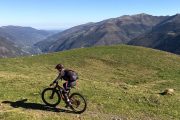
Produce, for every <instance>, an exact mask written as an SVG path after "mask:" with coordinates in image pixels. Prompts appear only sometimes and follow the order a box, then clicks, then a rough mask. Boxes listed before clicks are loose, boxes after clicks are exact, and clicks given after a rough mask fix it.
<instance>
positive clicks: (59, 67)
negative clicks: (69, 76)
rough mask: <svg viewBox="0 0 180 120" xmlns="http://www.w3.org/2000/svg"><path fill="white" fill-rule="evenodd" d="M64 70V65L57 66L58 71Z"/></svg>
mask: <svg viewBox="0 0 180 120" xmlns="http://www.w3.org/2000/svg"><path fill="white" fill-rule="evenodd" d="M63 68H64V66H63V65H62V64H57V65H56V67H55V69H58V70H60V69H63Z"/></svg>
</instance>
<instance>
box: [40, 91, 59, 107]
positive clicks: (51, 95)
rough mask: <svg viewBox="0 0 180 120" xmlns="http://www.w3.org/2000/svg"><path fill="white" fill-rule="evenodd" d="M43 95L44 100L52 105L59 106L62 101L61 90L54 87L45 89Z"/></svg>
mask: <svg viewBox="0 0 180 120" xmlns="http://www.w3.org/2000/svg"><path fill="white" fill-rule="evenodd" d="M41 97H42V100H43V102H44V103H45V104H46V105H48V106H51V107H55V106H57V105H58V104H59V103H60V101H61V97H60V94H59V92H58V91H57V90H56V89H54V88H46V89H44V90H43V92H42V96H41Z"/></svg>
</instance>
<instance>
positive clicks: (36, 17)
mask: <svg viewBox="0 0 180 120" xmlns="http://www.w3.org/2000/svg"><path fill="white" fill-rule="evenodd" d="M139 13H147V14H152V15H174V14H176V13H180V0H0V26H5V25H19V26H31V27H35V28H40V29H63V28H69V27H72V26H75V25H79V24H84V23H87V22H97V21H101V20H104V19H108V18H115V17H119V16H122V15H132V14H139Z"/></svg>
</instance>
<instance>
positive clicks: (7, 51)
mask: <svg viewBox="0 0 180 120" xmlns="http://www.w3.org/2000/svg"><path fill="white" fill-rule="evenodd" d="M22 55H27V53H25V52H23V51H22V50H21V49H19V48H18V47H17V46H16V45H15V44H14V43H13V42H10V41H8V40H7V39H6V38H3V37H0V58H7V57H16V56H22Z"/></svg>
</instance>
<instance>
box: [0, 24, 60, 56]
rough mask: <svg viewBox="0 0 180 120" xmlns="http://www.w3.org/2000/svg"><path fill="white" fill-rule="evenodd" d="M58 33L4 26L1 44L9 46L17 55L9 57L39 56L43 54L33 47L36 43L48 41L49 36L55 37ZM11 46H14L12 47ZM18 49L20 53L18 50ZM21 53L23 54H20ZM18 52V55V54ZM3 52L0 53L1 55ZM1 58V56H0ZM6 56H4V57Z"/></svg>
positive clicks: (0, 28) (0, 34)
mask: <svg viewBox="0 0 180 120" xmlns="http://www.w3.org/2000/svg"><path fill="white" fill-rule="evenodd" d="M56 32H57V31H45V30H37V29H34V28H31V27H21V26H3V27H0V37H1V39H0V42H1V43H2V44H1V45H5V44H6V45H7V43H8V46H9V47H8V46H6V48H9V49H11V51H13V49H14V52H15V54H14V55H10V54H8V53H7V56H9V57H12V56H15V55H17V56H19V55H29V54H37V53H41V50H39V49H38V48H37V47H35V46H33V45H34V44H35V43H37V42H39V41H42V40H43V39H46V38H47V37H48V36H51V35H53V34H54V33H56ZM5 42H6V43H5ZM10 46H14V47H11V48H10ZM16 48H18V52H17V50H16ZM19 51H21V52H20V53H23V54H19ZM16 52H17V54H16ZM1 53H2V50H1V51H0V54H1ZM0 56H1V55H0ZM3 56H4V55H3Z"/></svg>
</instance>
